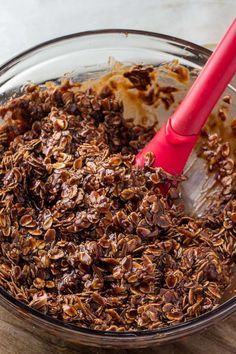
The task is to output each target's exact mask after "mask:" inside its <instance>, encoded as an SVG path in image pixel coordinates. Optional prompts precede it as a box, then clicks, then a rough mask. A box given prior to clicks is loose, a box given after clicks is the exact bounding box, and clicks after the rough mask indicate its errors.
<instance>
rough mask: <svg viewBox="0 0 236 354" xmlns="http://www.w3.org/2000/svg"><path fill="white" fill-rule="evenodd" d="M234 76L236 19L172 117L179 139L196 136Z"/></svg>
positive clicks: (235, 66) (235, 71)
mask: <svg viewBox="0 0 236 354" xmlns="http://www.w3.org/2000/svg"><path fill="white" fill-rule="evenodd" d="M235 73H236V19H235V20H234V21H233V23H232V24H231V26H230V27H229V29H228V30H227V32H226V33H225V35H224V37H223V38H222V39H221V41H220V42H219V44H218V45H217V47H216V48H215V50H214V52H213V54H212V55H211V57H210V58H209V60H208V61H207V63H206V65H205V66H204V68H203V69H202V71H201V72H200V74H199V76H198V77H197V79H196V80H195V82H194V83H193V85H192V87H191V88H190V90H189V92H188V94H187V95H186V97H185V98H184V100H183V101H182V103H181V104H180V106H179V107H178V108H177V110H176V111H175V113H174V114H173V115H172V117H171V125H172V128H173V129H174V130H175V131H176V133H178V134H181V135H193V134H196V135H197V134H199V132H200V130H201V128H202V126H203V125H204V123H205V122H206V120H207V118H208V116H209V114H210V112H211V111H212V109H213V107H214V106H215V104H216V102H217V101H218V99H219V98H220V96H221V94H222V93H223V92H224V90H225V88H226V86H227V84H228V83H229V82H230V80H231V79H232V77H233V76H234V75H235Z"/></svg>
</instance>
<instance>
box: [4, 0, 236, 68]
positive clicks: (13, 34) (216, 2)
mask: <svg viewBox="0 0 236 354" xmlns="http://www.w3.org/2000/svg"><path fill="white" fill-rule="evenodd" d="M234 17H236V0H0V38H1V47H0V64H1V63H3V62H4V61H6V60H8V59H9V58H11V57H12V56H13V55H16V54H18V53H20V52H21V51H23V50H25V49H27V48H29V47H31V46H34V45H36V44H38V43H40V42H43V41H46V40H48V39H52V38H54V37H58V36H62V35H65V34H69V33H73V32H79V31H85V30H91V29H99V28H112V27H113V28H132V29H143V30H149V31H155V32H160V33H165V34H169V35H173V36H176V37H180V38H184V39H187V40H190V41H192V42H195V43H198V44H202V45H209V44H214V43H216V42H217V41H218V40H219V38H220V36H221V34H222V33H223V32H224V30H225V29H226V28H227V26H228V25H229V24H230V22H231V21H232V20H233V18H234Z"/></svg>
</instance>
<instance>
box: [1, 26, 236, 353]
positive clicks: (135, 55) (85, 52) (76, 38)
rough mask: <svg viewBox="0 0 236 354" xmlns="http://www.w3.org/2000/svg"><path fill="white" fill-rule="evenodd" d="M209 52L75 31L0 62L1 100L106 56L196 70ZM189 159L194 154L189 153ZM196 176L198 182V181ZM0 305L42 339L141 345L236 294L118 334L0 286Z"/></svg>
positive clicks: (189, 329)
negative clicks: (35, 305)
mask: <svg viewBox="0 0 236 354" xmlns="http://www.w3.org/2000/svg"><path fill="white" fill-rule="evenodd" d="M210 54H211V51H209V50H207V49H205V48H202V47H200V46H198V45H195V44H193V43H190V42H187V41H184V40H181V39H177V38H174V37H170V36H165V35H162V34H157V33H153V32H144V31H136V30H122V29H114V30H98V31H89V32H82V33H76V34H72V35H69V36H65V37H60V38H57V39H54V40H51V41H48V42H45V43H42V44H40V45H38V46H36V47H34V48H32V49H29V50H27V51H25V52H24V53H22V54H20V55H18V56H16V57H15V58H13V59H12V60H10V61H8V62H7V63H6V64H4V65H2V66H1V67H0V102H4V101H5V100H7V98H8V97H9V96H11V95H12V94H13V93H20V92H21V90H22V87H23V86H24V85H25V84H26V83H27V82H29V81H33V82H35V83H44V82H45V81H49V80H57V79H58V78H61V77H63V76H65V75H66V76H69V77H72V78H76V79H78V80H85V79H90V78H96V77H99V76H101V75H102V74H104V73H106V72H108V71H109V70H110V69H111V66H110V62H111V58H114V59H115V60H116V61H118V62H121V63H123V64H125V65H132V64H138V63H142V64H149V65H150V64H152V65H154V66H158V65H160V64H161V63H163V62H170V61H172V60H174V59H178V60H179V62H180V63H181V64H184V65H186V66H187V67H189V68H190V69H191V70H192V69H193V70H195V69H201V67H202V66H203V65H204V63H205V62H206V60H207V59H208V57H209V56H210ZM235 87H236V83H235V84H234V83H232V84H231V85H230V86H229V87H228V89H227V90H226V91H227V93H230V94H231V96H232V98H233V104H232V105H231V109H230V110H231V111H232V114H231V115H232V116H233V115H235V111H236V110H235V107H236V106H235V102H236V89H235ZM186 89H187V88H185V90H183V92H182V94H184V92H186ZM170 113H171V112H168V114H170ZM226 124H229V123H226ZM193 158H196V156H195V157H194V154H193V156H192V159H193ZM199 163H200V165H199ZM199 163H198V164H195V165H197V168H195V170H191V168H190V172H189V169H188V172H187V174H190V176H191V178H190V182H188V183H187V184H186V186H185V187H184V192H186V194H188V197H189V204H191V205H192V206H193V205H194V202H195V201H196V194H197V192H198V191H199V189H201V188H202V187H203V185H202V184H201V181H202V178H201V173H202V172H201V173H200V174H199V171H206V167H205V166H204V163H203V162H202V161H201V162H199ZM199 166H200V168H199ZM196 173H197V174H196ZM196 176H197V177H198V178H197V180H198V182H199V183H197V185H196ZM193 185H194V186H195V188H194V190H195V192H194V193H193V191H192V190H193V188H192V186H193ZM214 193H215V191H214ZM0 304H1V305H2V306H4V307H5V308H6V309H8V310H9V311H10V312H11V313H13V314H15V315H16V316H18V317H20V318H24V320H25V321H24V325H25V328H29V327H32V326H34V327H36V328H37V333H38V334H41V335H42V336H43V338H47V339H49V340H51V341H56V342H57V343H58V342H62V343H66V344H69V345H71V346H73V347H78V346H80V345H87V346H97V347H113V348H140V347H148V346H153V345H160V344H163V343H167V342H170V341H173V340H176V339H179V338H180V337H183V336H186V335H190V334H192V333H194V332H197V331H200V330H203V329H205V328H207V327H209V326H212V325H213V324H216V323H217V322H219V321H220V320H222V319H224V318H226V317H227V316H229V315H230V314H232V313H233V312H234V311H235V310H236V296H235V295H234V293H233V291H231V292H230V291H228V292H227V294H226V297H225V298H224V300H223V303H222V304H221V305H219V306H218V307H217V308H216V309H214V310H212V311H211V312H209V313H206V314H204V315H201V316H199V317H198V318H196V319H193V320H191V321H188V322H185V323H182V324H179V325H175V326H171V327H165V328H161V329H156V330H151V331H150V330H149V331H148V330H147V331H136V332H122V333H117V332H103V331H96V330H90V329H86V328H80V327H77V326H74V325H71V324H66V323H63V322H62V321H59V320H56V319H54V318H52V317H49V316H46V315H44V314H42V313H40V312H38V311H36V310H34V309H31V308H30V307H28V306H27V305H25V304H24V303H22V302H20V301H18V300H16V299H14V298H13V297H12V296H11V295H10V294H8V293H7V292H6V291H4V290H3V289H0Z"/></svg>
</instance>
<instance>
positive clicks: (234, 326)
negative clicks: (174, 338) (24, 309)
mask: <svg viewBox="0 0 236 354" xmlns="http://www.w3.org/2000/svg"><path fill="white" fill-rule="evenodd" d="M23 353H24V354H49V353H50V354H59V353H69V354H75V353H81V354H105V353H109V354H126V353H127V354H157V353H161V354H218V353H219V354H231V353H236V314H234V315H233V316H231V317H230V318H228V319H227V320H225V321H223V322H221V323H220V325H219V326H216V327H213V328H211V329H209V330H206V331H205V332H203V333H200V334H195V335H194V336H191V337H187V338H184V339H182V340H180V341H178V342H176V343H173V344H170V345H166V346H162V347H157V348H148V349H137V350H129V351H128V350H124V349H123V350H122V349H120V350H112V349H107V350H102V349H96V348H89V349H88V348H86V347H84V349H82V350H81V349H80V350H79V351H75V350H71V349H69V348H67V347H66V346H63V345H62V344H60V346H58V345H55V344H51V343H48V342H47V341H45V339H44V338H41V337H39V335H38V334H37V331H36V330H35V329H34V328H32V329H31V330H30V331H25V330H23V321H22V320H20V319H18V318H16V317H15V316H14V315H11V314H10V313H9V312H8V311H7V310H5V309H4V308H2V307H0V354H23Z"/></svg>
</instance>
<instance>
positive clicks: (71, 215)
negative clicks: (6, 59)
mask: <svg viewBox="0 0 236 354" xmlns="http://www.w3.org/2000/svg"><path fill="white" fill-rule="evenodd" d="M136 70H137V69H136ZM149 71H151V70H150V69H149ZM128 77H129V75H127V78H128ZM130 77H131V82H133V84H137V82H135V80H134V75H130ZM132 80H133V81H132ZM136 81H137V80H136ZM139 83H140V82H139ZM79 87H80V85H79V84H72V83H69V82H65V83H64V84H61V85H58V86H55V87H54V88H52V87H49V88H45V87H37V86H29V87H28V88H27V92H26V93H25V94H24V95H22V96H21V97H19V98H15V99H12V100H9V101H8V102H6V103H5V104H4V105H3V106H1V108H0V115H1V116H2V117H3V118H4V119H5V121H6V126H5V128H4V129H2V132H1V136H0V139H1V156H0V285H1V287H2V288H4V289H5V290H7V291H8V292H10V293H11V294H12V295H13V296H14V297H15V298H16V299H18V300H21V301H22V302H24V303H26V304H28V305H29V306H31V307H32V308H34V309H37V310H38V311H41V312H43V313H44V314H47V315H49V316H52V317H54V318H57V319H60V320H64V321H67V322H70V323H73V324H76V325H78V326H82V327H87V328H93V329H97V330H107V331H134V330H145V329H154V328H159V327H163V326H167V325H172V324H177V323H179V322H183V321H186V320H189V319H192V318H194V317H197V316H199V315H201V314H203V313H205V312H207V311H210V310H211V309H213V308H215V307H216V306H217V305H218V304H219V302H220V300H221V298H222V295H223V293H224V291H225V289H226V287H227V286H229V284H230V283H231V277H232V276H231V270H232V265H233V262H234V259H235V254H236V252H235V234H236V201H235V165H234V162H233V160H231V159H230V158H229V151H227V147H226V146H225V144H223V143H222V142H221V140H220V139H219V138H218V137H217V136H216V135H214V136H207V137H206V138H205V143H204V144H203V145H202V147H201V151H200V154H201V155H202V156H203V157H204V158H206V159H207V160H208V161H209V166H210V168H211V170H214V169H216V166H218V167H217V168H218V171H219V173H218V178H219V180H220V181H221V183H222V185H223V186H224V189H223V193H222V195H221V199H220V200H217V201H215V203H213V205H212V209H211V210H209V211H208V213H207V215H205V216H203V217H199V218H194V217H190V216H188V215H187V214H186V212H185V210H184V205H183V201H182V200H181V198H180V197H179V193H178V189H177V187H176V186H177V182H180V180H182V178H179V179H178V181H177V180H176V178H174V177H172V176H170V175H167V174H166V173H165V172H164V171H162V170H160V169H157V168H152V167H151V164H152V158H153V157H152V155H151V154H148V155H147V157H146V167H145V168H144V169H138V168H135V167H134V166H133V161H134V157H135V154H136V153H137V152H138V151H139V149H141V148H142V147H143V146H144V145H145V144H146V143H147V142H148V141H149V140H150V139H151V138H152V136H153V135H154V134H155V129H154V127H151V128H143V127H140V126H135V125H134V123H133V122H132V121H127V120H125V119H124V117H123V108H122V104H121V103H120V102H118V101H117V100H116V98H115V97H114V96H113V95H112V93H111V92H110V91H109V90H105V91H104V92H102V93H101V94H100V95H98V94H97V93H95V92H94V91H93V90H91V89H90V90H87V91H85V92H83V91H80V89H79ZM167 182H168V184H169V185H170V189H169V192H168V194H167V195H166V196H165V197H164V196H163V195H162V194H161V191H160V186H161V185H162V184H163V183H165V184H166V183H167Z"/></svg>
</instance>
